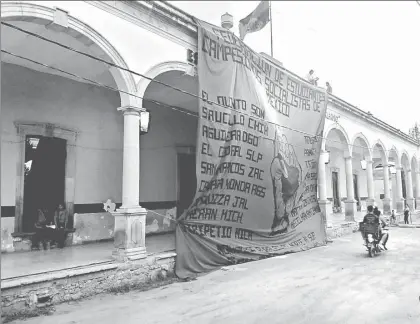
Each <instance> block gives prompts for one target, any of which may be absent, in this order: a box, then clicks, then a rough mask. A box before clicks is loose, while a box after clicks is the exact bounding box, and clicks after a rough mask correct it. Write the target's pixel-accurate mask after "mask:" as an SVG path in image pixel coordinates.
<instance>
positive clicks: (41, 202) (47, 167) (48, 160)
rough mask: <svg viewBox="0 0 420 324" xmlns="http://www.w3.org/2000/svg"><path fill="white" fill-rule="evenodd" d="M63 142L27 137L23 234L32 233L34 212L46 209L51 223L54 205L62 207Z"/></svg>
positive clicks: (46, 138) (63, 186)
mask: <svg viewBox="0 0 420 324" xmlns="http://www.w3.org/2000/svg"><path fill="white" fill-rule="evenodd" d="M66 144H67V143H66V140H64V139H61V138H55V137H47V136H32V135H27V136H26V138H25V164H24V168H25V174H24V194H23V219H22V220H23V224H22V225H23V231H24V232H32V231H33V229H34V224H35V222H36V220H37V209H38V208H46V209H47V210H48V213H47V215H46V217H47V221H48V222H51V221H53V217H54V210H55V209H56V207H57V205H58V204H60V203H62V204H63V203H64V205H65V172H66V156H67V154H66Z"/></svg>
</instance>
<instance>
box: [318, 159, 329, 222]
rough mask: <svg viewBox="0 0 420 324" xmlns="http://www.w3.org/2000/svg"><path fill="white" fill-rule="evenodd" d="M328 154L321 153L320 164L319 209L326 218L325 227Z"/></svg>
mask: <svg viewBox="0 0 420 324" xmlns="http://www.w3.org/2000/svg"><path fill="white" fill-rule="evenodd" d="M326 154H327V152H324V151H321V154H320V156H319V164H318V189H319V207H320V208H321V212H322V215H323V218H324V223H325V226H327V204H328V201H327V176H326V172H325V168H326V165H325V162H326Z"/></svg>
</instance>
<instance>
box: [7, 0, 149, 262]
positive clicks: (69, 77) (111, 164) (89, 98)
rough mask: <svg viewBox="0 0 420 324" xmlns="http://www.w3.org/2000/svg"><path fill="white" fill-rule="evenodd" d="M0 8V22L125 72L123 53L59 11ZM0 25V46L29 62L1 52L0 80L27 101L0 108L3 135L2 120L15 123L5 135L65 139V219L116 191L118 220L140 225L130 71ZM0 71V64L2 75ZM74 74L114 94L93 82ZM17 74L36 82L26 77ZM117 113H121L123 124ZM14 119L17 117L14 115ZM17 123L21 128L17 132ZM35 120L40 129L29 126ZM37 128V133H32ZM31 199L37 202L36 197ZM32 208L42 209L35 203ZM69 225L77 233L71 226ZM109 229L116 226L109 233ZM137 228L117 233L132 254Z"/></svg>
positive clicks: (18, 222)
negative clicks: (132, 218) (14, 130)
mask: <svg viewBox="0 0 420 324" xmlns="http://www.w3.org/2000/svg"><path fill="white" fill-rule="evenodd" d="M1 9H2V12H1V16H2V20H3V21H6V22H9V23H10V24H12V25H15V26H16V27H19V28H21V29H23V30H28V31H30V32H32V33H35V34H38V35H40V36H42V37H44V38H46V39H51V40H54V41H57V42H58V43H61V44H64V45H66V46H69V47H71V48H76V49H77V50H80V51H82V52H86V53H89V54H91V55H93V56H96V57H99V58H101V59H103V60H105V61H107V62H110V63H113V64H115V65H118V66H120V67H122V68H123V69H128V66H127V64H126V62H125V61H124V59H123V57H122V56H121V55H120V54H119V53H118V51H117V50H116V49H115V48H114V47H113V46H112V45H111V44H110V43H109V42H108V41H107V39H106V38H105V37H104V36H102V35H101V34H99V33H98V32H97V31H95V30H94V29H93V28H91V27H90V26H89V25H87V24H86V23H84V22H82V21H80V20H78V19H76V18H75V17H73V16H71V15H69V14H68V13H67V12H65V11H63V10H61V9H57V8H55V9H53V8H48V7H44V6H41V5H37V4H33V3H27V2H19V3H16V2H7V3H2V4H1ZM1 29H2V49H5V50H8V51H10V52H13V53H15V54H17V55H20V56H22V57H24V58H29V59H31V60H33V61H35V62H31V61H28V60H25V59H22V58H18V57H16V56H13V55H8V54H5V55H4V56H2V65H3V64H5V65H7V69H6V68H5V70H7V71H9V72H8V73H9V74H10V75H12V76H13V78H10V80H8V81H6V84H7V85H8V92H9V93H8V96H9V98H16V97H17V96H18V97H19V96H20V97H19V98H20V99H21V102H22V101H25V100H28V102H30V104H29V105H28V104H25V103H24V104H23V105H16V104H13V102H12V100H11V99H8V100H9V101H8V102H7V104H8V105H6V106H7V107H6V109H5V110H6V115H7V118H8V119H7V118H5V119H3V116H2V128H3V126H4V127H6V128H7V130H6V132H8V134H12V132H11V131H10V127H11V126H10V125H13V124H16V125H19V127H17V129H18V134H17V135H10V136H23V135H25V134H27V132H29V133H28V135H30V136H39V137H41V140H42V138H60V139H64V140H67V144H66V145H67V154H66V158H65V159H66V160H65V168H66V172H65V174H66V178H65V181H64V183H65V184H64V186H65V188H64V189H63V190H64V192H65V197H64V200H65V204H66V206H67V209H68V211H69V214H70V215H71V216H72V215H73V212H75V213H76V214H83V213H89V212H88V211H86V210H87V207H85V206H88V205H89V206H91V205H99V207H95V208H98V209H95V212H97V213H98V212H101V211H103V210H102V208H101V205H102V202H104V201H106V200H107V199H109V198H111V199H112V200H113V201H115V202H117V203H119V202H121V196H122V208H123V215H124V217H125V218H124V219H128V218H127V217H126V216H136V217H135V218H136V221H137V223H138V222H140V226H143V227H144V225H145V221H144V218H145V211H144V210H143V209H141V208H140V207H139V195H138V194H139V139H138V133H139V113H140V111H141V107H140V106H139V104H138V100H137V99H135V96H133V95H130V94H135V93H136V92H137V87H136V84H135V81H134V78H133V76H132V75H131V73H129V72H126V71H124V70H123V69H119V68H110V66H109V65H107V64H105V63H103V62H100V61H98V60H95V59H92V58H89V57H87V56H85V55H82V54H79V53H76V52H74V51H71V50H69V49H67V48H63V47H61V46H58V45H56V44H53V43H51V42H48V41H46V40H43V39H39V38H36V37H33V36H29V35H27V34H25V33H24V32H22V31H20V30H17V29H14V28H12V27H10V26H5V25H2V27H1ZM3 36H4V37H3ZM34 49H36V50H34ZM36 62H39V63H42V64H45V65H47V66H54V67H57V68H59V69H61V70H63V71H65V72H68V73H65V72H60V71H57V70H53V69H51V68H48V67H46V66H45V65H42V64H37V63H36ZM3 71H4V70H3V68H2V74H3ZM14 72H16V73H14ZM81 77H84V78H86V79H90V80H94V81H96V82H99V83H101V84H105V85H107V86H110V87H112V88H116V89H119V90H122V92H113V91H111V90H108V89H105V88H104V87H99V86H97V85H96V84H95V83H93V82H90V81H88V80H83V79H82V78H81ZM25 78H30V79H31V80H32V79H33V80H37V81H36V82H33V81H31V82H28V81H25V80H26V79H25ZM12 79H13V80H12ZM38 81H39V82H38ZM16 88H21V89H20V92H19V93H15V92H14V90H13V89H16ZM2 90H3V89H2ZM2 100H3V96H2ZM118 107H121V108H118ZM2 108H3V107H2ZM25 109H26V110H25ZM117 110H120V111H123V112H124V122H122V118H121V117H120V116H121V115H120V114H119V113H118V111H117ZM3 111H4V110H3ZM3 111H2V114H3ZM7 111H10V112H11V111H13V113H7ZM15 118H17V120H14V119H15ZM9 119H10V120H9ZM22 119H23V120H22ZM22 125H24V127H25V130H24V131H22V129H23V128H22V127H23V126H22ZM37 125H47V126H45V127H44V126H42V127H38V128H37ZM38 129H39V131H37V132H36V133H34V132H35V131H36V130H38ZM62 129H65V130H66V131H67V133H69V132H70V133H71V134H72V135H71V136H67V137H63V135H62V134H64V133H63V132H62V131H60V130H62ZM67 133H66V134H67ZM22 134H23V135H22ZM76 135H77V136H76ZM25 136H26V135H25ZM69 138H70V139H71V140H69ZM25 142H26V139H25V141H24V142H23V144H19V145H20V146H22V147H20V148H19V149H17V151H18V152H20V153H19V154H17V156H16V157H15V155H14V154H11V156H10V157H11V160H13V161H14V160H15V158H16V160H17V161H16V163H17V165H18V167H17V168H16V170H17V174H16V176H15V177H14V179H16V194H15V200H16V206H15V226H14V231H15V232H18V233H20V232H22V231H23V228H22V209H23V208H22V205H23V200H24V198H25V197H23V192H24V177H25V174H24V171H23V168H21V167H20V165H21V164H22V161H24V159H25V157H24V156H25V150H26V149H25V147H24V146H25ZM121 143H123V146H122V147H121ZM2 145H3V144H2ZM8 149H10V150H11V152H12V150H14V149H15V148H13V147H12V146H11V145H10V148H9V147H8ZM121 153H122V155H123V159H121ZM13 169H14V170H15V168H13ZM69 175H70V176H69ZM121 175H122V176H121ZM14 179H13V180H14ZM121 187H122V194H121ZM9 195H10V194H9ZM25 195H26V193H25ZM10 196H11V195H10ZM32 200H33V201H35V200H34V199H32ZM35 203H36V204H39V203H38V202H36V201H35ZM35 203H34V205H35ZM40 207H42V206H39V207H37V208H40ZM76 207H77V208H76ZM76 209H77V210H76ZM28 210H29V208H28ZM75 222H76V220H75ZM73 225H74V228H75V230H76V233H77V231H78V228H77V224H76V223H75V224H73ZM70 226H71V225H70ZM136 226H139V225H136ZM127 228H128V227H127V226H123V228H122V230H123V231H125V230H126V229H127ZM112 230H113V229H112ZM117 232H118V230H117V229H116V230H115V233H117ZM137 232H138V233H137ZM137 232H136V235H137V234H139V235H140V237H138V238H137V237H135V238H133V237H132V236H130V235H128V234H127V233H126V234H127V235H124V237H127V238H130V239H135V240H136V241H137V242H138V243H139V246H140V248H138V249H136V251H135V253H134V252H133V253H132V255H133V256H134V255H135V254H136V255H137V256H139V255H141V254H143V253H144V248H143V249H142V248H141V247H142V246H143V247H144V237H143V238H141V235H142V234H143V235H144V230H140V231H137ZM116 237H117V235H116ZM120 243H121V244H122V245H123V246H121V249H120V250H121V251H123V250H124V251H125V248H126V246H127V244H126V243H127V242H120ZM130 244H131V243H130Z"/></svg>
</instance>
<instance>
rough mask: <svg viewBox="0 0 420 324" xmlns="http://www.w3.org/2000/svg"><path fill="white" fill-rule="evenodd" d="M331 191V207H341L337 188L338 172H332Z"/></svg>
mask: <svg viewBox="0 0 420 324" xmlns="http://www.w3.org/2000/svg"><path fill="white" fill-rule="evenodd" d="M331 177H332V189H333V207H335V208H339V207H341V201H340V191H339V186H338V172H336V171H333V172H332V176H331Z"/></svg>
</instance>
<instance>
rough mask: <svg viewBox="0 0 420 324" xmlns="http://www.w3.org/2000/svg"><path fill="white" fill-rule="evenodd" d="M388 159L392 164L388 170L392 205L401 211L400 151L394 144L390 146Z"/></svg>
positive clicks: (402, 201)
mask: <svg viewBox="0 0 420 324" xmlns="http://www.w3.org/2000/svg"><path fill="white" fill-rule="evenodd" d="M388 161H389V164H390V165H392V167H391V170H390V171H391V178H392V207H393V208H394V209H396V211H397V212H399V213H401V212H402V211H403V210H404V198H403V189H402V173H401V171H402V167H401V153H400V152H399V151H398V150H397V148H396V147H395V146H392V148H391V149H390V150H389V152H388Z"/></svg>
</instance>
